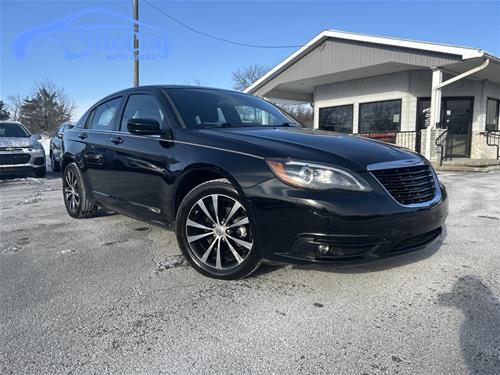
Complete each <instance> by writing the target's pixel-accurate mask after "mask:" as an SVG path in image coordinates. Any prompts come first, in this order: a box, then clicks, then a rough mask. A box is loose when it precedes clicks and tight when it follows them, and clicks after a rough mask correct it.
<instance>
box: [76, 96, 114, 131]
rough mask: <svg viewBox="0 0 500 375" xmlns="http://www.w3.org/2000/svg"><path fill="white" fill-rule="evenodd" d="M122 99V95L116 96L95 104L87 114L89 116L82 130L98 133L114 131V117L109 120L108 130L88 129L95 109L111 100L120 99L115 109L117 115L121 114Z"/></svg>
mask: <svg viewBox="0 0 500 375" xmlns="http://www.w3.org/2000/svg"><path fill="white" fill-rule="evenodd" d="M123 97H124V96H123V95H117V96H114V97H112V98H109V99H106V100H102V101H100V102H99V103H96V104H95V105H94V106H93V107H92V109H91V110H90V111H89V112H88V113H89V115H88V116H87V119H86V120H85V124H84V126H83V129H85V130H94V131H98V132H106V131H112V130H116V115H115V116H113V119H112V120H111V126H110V128H109V130H101V129H92V128H91V127H90V124H91V123H92V120H93V119H94V114H95V111H96V109H97V108H99V107H100V106H101V105H103V104H106V103H108V102H111V101H113V100H116V99H121V101H120V104H119V105H118V108H117V109H116V113H117V114H119V113H121V112H122V110H123Z"/></svg>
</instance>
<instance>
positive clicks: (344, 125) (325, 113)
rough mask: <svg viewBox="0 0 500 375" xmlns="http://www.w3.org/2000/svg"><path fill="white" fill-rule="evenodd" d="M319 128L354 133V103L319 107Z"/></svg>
mask: <svg viewBox="0 0 500 375" xmlns="http://www.w3.org/2000/svg"><path fill="white" fill-rule="evenodd" d="M319 128H320V129H322V130H331V131H334V132H341V133H352V105H340V106H336V107H326V108H320V109H319Z"/></svg>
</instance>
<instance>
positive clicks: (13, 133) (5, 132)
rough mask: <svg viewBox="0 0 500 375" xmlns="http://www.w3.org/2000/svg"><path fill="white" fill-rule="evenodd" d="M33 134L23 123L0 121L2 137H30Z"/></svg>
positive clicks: (0, 135) (0, 134)
mask: <svg viewBox="0 0 500 375" xmlns="http://www.w3.org/2000/svg"><path fill="white" fill-rule="evenodd" d="M30 136H31V134H30V133H29V131H28V130H26V128H25V127H24V126H22V125H21V124H16V123H15V122H3V123H0V137H13V138H28V137H30Z"/></svg>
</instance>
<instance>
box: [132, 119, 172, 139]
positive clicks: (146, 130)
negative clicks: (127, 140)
mask: <svg viewBox="0 0 500 375" xmlns="http://www.w3.org/2000/svg"><path fill="white" fill-rule="evenodd" d="M127 130H128V132H129V133H130V134H135V135H164V134H166V133H167V130H165V129H161V128H160V124H159V123H158V121H156V120H153V119H149V118H131V119H130V120H128V122H127Z"/></svg>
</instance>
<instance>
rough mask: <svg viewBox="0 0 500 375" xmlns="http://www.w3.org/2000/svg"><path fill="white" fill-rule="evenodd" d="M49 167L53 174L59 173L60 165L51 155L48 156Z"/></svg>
mask: <svg viewBox="0 0 500 375" xmlns="http://www.w3.org/2000/svg"><path fill="white" fill-rule="evenodd" d="M50 167H51V169H52V171H53V172H60V171H61V163H60V162H58V161H57V160H56V158H55V156H54V155H53V154H50Z"/></svg>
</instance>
